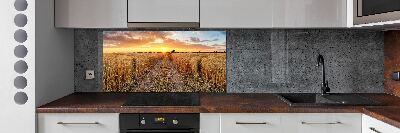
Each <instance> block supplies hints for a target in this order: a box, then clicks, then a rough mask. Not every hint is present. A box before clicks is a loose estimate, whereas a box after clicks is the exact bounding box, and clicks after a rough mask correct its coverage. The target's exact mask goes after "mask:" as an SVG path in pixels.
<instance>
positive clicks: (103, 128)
mask: <svg viewBox="0 0 400 133" xmlns="http://www.w3.org/2000/svg"><path fill="white" fill-rule="evenodd" d="M38 133H119V114H118V113H39V114H38Z"/></svg>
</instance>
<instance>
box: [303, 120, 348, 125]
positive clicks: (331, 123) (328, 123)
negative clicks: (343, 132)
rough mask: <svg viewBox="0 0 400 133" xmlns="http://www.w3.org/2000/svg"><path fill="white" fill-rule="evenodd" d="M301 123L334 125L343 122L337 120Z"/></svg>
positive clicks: (305, 123)
mask: <svg viewBox="0 0 400 133" xmlns="http://www.w3.org/2000/svg"><path fill="white" fill-rule="evenodd" d="M301 124H304V125H333V124H342V122H340V121H337V122H304V121H303V122H301Z"/></svg>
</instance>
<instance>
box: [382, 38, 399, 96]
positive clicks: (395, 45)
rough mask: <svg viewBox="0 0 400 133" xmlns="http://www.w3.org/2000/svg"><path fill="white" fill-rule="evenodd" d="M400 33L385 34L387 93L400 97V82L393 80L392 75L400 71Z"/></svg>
mask: <svg viewBox="0 0 400 133" xmlns="http://www.w3.org/2000/svg"><path fill="white" fill-rule="evenodd" d="M399 50H400V31H387V32H385V72H384V73H385V76H384V77H385V82H384V83H385V92H386V93H389V94H394V95H396V96H400V82H399V81H395V80H392V73H393V72H394V71H400V52H399Z"/></svg>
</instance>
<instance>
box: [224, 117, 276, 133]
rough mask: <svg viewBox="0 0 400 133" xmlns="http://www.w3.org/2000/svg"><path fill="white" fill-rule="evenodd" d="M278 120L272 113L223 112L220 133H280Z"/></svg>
mask: <svg viewBox="0 0 400 133" xmlns="http://www.w3.org/2000/svg"><path fill="white" fill-rule="evenodd" d="M280 122H281V121H280V115H279V114H273V113H268V114H265V113H249V114H248V113H223V114H221V133H280V132H281V130H280V129H279V125H280V124H281V123H280Z"/></svg>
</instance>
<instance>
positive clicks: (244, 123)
mask: <svg viewBox="0 0 400 133" xmlns="http://www.w3.org/2000/svg"><path fill="white" fill-rule="evenodd" d="M236 124H238V125H246V124H247V125H266V124H267V122H236Z"/></svg>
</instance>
